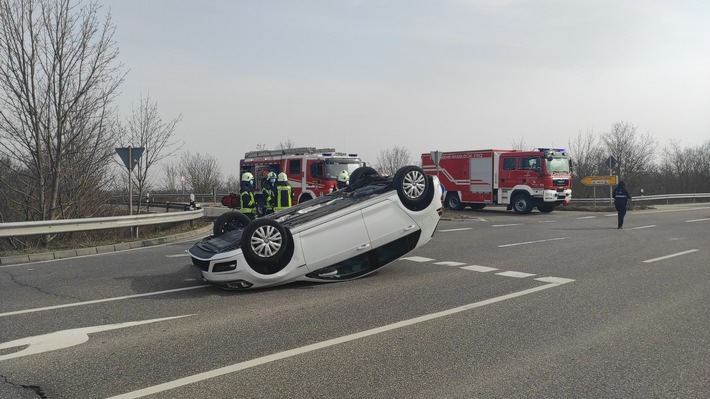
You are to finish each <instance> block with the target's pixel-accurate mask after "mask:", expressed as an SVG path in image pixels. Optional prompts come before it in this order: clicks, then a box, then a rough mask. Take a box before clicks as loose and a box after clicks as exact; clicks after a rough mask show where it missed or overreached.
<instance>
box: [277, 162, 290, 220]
mask: <svg viewBox="0 0 710 399" xmlns="http://www.w3.org/2000/svg"><path fill="white" fill-rule="evenodd" d="M291 206H293V190H292V189H291V185H290V184H289V183H288V177H286V173H284V172H281V173H279V177H278V181H277V182H276V204H275V205H274V211H276V212H278V211H280V210H282V209H286V208H290V207H291Z"/></svg>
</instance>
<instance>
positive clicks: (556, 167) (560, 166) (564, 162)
mask: <svg viewBox="0 0 710 399" xmlns="http://www.w3.org/2000/svg"><path fill="white" fill-rule="evenodd" d="M545 166H546V168H547V171H548V172H549V173H569V158H568V157H552V160H550V159H549V158H547V159H545Z"/></svg>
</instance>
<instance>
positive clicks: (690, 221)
mask: <svg viewBox="0 0 710 399" xmlns="http://www.w3.org/2000/svg"><path fill="white" fill-rule="evenodd" d="M707 221H710V218H702V219H693V220H686V221H685V223H695V222H707Z"/></svg>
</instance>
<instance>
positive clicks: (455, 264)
mask: <svg viewBox="0 0 710 399" xmlns="http://www.w3.org/2000/svg"><path fill="white" fill-rule="evenodd" d="M434 264H435V265H442V266H461V265H465V263H464V262H434Z"/></svg>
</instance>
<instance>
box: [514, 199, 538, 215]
mask: <svg viewBox="0 0 710 399" xmlns="http://www.w3.org/2000/svg"><path fill="white" fill-rule="evenodd" d="M532 209H533V204H532V198H530V196H529V195H527V194H518V195H516V196H515V197H513V210H514V211H515V213H517V214H521V215H522V214H526V213H530V212H532Z"/></svg>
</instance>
